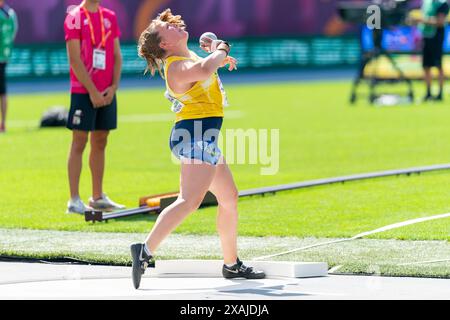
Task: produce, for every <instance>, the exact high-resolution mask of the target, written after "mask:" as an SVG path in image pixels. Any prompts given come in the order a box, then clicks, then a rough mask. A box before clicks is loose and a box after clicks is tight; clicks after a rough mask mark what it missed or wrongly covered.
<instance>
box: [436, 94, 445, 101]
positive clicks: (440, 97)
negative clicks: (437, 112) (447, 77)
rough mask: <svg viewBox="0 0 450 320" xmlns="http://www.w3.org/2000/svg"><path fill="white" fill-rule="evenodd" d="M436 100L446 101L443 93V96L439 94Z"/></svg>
mask: <svg viewBox="0 0 450 320" xmlns="http://www.w3.org/2000/svg"><path fill="white" fill-rule="evenodd" d="M434 100H435V101H444V98H443V97H442V93H441V94H438V95H437V96H436V97H435V98H434Z"/></svg>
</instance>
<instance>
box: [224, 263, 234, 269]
mask: <svg viewBox="0 0 450 320" xmlns="http://www.w3.org/2000/svg"><path fill="white" fill-rule="evenodd" d="M236 263H237V262H235V263H232V264H225V265H226V266H227V267H228V268H231V267H233V266H235V265H236Z"/></svg>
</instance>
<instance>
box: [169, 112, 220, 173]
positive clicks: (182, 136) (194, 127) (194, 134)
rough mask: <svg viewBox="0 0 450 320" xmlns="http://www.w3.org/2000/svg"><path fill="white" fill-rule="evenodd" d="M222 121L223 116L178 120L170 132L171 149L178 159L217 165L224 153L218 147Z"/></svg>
mask: <svg viewBox="0 0 450 320" xmlns="http://www.w3.org/2000/svg"><path fill="white" fill-rule="evenodd" d="M222 122H223V118H221V117H212V118H203V119H192V120H181V121H178V122H177V123H175V125H174V127H173V128H172V133H171V134H170V150H171V151H172V153H173V154H174V156H175V157H176V158H178V159H190V160H199V161H201V162H206V163H209V164H212V165H217V163H218V162H219V160H220V158H221V155H222V152H221V151H220V149H219V147H218V139H219V134H220V129H221V128H222Z"/></svg>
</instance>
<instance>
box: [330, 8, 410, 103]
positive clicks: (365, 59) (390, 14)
mask: <svg viewBox="0 0 450 320" xmlns="http://www.w3.org/2000/svg"><path fill="white" fill-rule="evenodd" d="M409 11H410V9H409V0H372V1H366V2H361V1H343V2H340V3H338V12H339V16H340V17H341V19H342V20H343V21H345V22H348V23H353V24H358V25H361V26H366V27H367V28H369V29H372V31H373V32H372V36H373V44H374V48H373V50H371V51H370V52H365V53H364V52H363V53H362V58H361V64H360V67H359V70H358V74H357V77H356V78H355V80H354V82H353V88H352V93H351V97H350V102H351V103H352V104H353V103H354V102H356V98H357V94H356V91H357V88H358V85H359V83H360V82H361V80H369V86H370V94H369V102H370V103H374V102H375V101H376V100H377V98H379V97H380V95H377V94H376V93H375V88H376V86H377V84H378V83H379V82H382V81H383V79H380V78H377V76H376V73H373V74H372V76H370V77H369V78H367V77H365V75H364V69H365V67H366V66H367V65H368V64H369V62H371V61H373V60H376V59H378V58H379V57H381V56H384V57H386V58H387V59H388V60H389V62H390V63H391V64H392V66H393V68H394V69H395V70H396V71H397V73H398V77H397V79H395V82H405V83H406V84H407V86H408V94H407V99H408V101H409V102H412V101H413V100H414V93H413V89H412V83H411V80H410V79H408V78H406V77H405V74H404V72H403V71H402V70H401V69H400V68H399V67H398V66H397V63H396V62H395V60H394V59H393V58H392V56H391V55H390V54H389V52H387V51H386V50H384V49H383V47H382V43H383V30H385V29H388V28H390V27H394V26H399V25H404V24H406V20H407V17H408V13H409Z"/></svg>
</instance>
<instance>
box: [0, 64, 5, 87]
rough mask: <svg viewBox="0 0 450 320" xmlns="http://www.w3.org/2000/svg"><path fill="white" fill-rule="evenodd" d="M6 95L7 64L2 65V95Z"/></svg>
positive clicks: (0, 78) (0, 66)
mask: <svg viewBox="0 0 450 320" xmlns="http://www.w3.org/2000/svg"><path fill="white" fill-rule="evenodd" d="M5 94H6V63H4V62H2V63H0V95H5Z"/></svg>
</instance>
